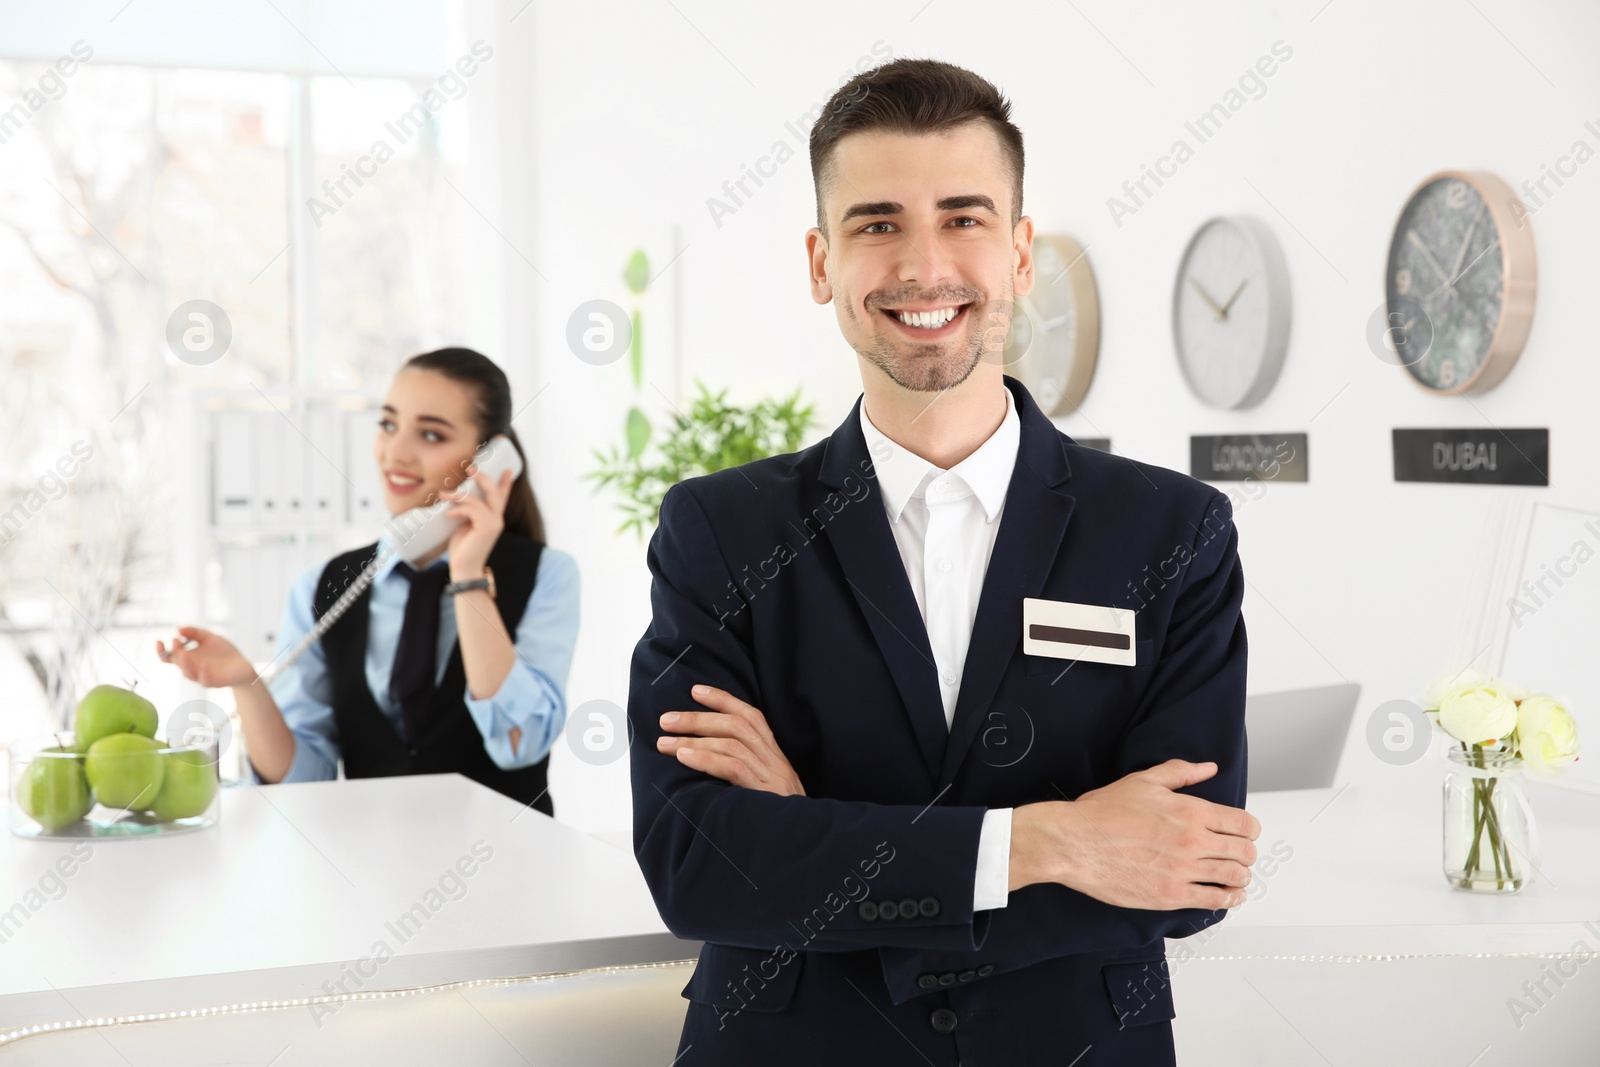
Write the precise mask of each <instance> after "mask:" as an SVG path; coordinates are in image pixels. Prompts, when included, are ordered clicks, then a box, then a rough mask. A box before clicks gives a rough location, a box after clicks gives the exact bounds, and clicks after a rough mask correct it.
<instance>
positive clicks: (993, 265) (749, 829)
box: [628, 60, 1260, 1067]
mask: <svg viewBox="0 0 1600 1067" xmlns="http://www.w3.org/2000/svg"><path fill="white" fill-rule="evenodd" d="M1009 115H1010V106H1009V104H1007V103H1006V101H1005V100H1004V99H1003V98H1002V97H1001V96H1000V94H999V93H998V92H997V91H996V90H995V88H994V87H993V86H992V85H990V84H989V83H988V82H987V81H985V80H983V79H982V78H979V77H977V76H976V75H974V74H972V73H970V72H968V71H966V70H963V69H961V68H959V67H954V66H951V65H949V64H946V63H938V62H933V61H928V60H896V61H895V62H893V63H890V64H887V65H885V66H882V67H879V68H877V69H875V70H872V71H869V72H867V73H865V74H862V75H861V76H860V77H858V78H857V79H855V80H854V81H852V82H850V83H848V84H846V85H845V86H843V87H841V88H840V90H839V91H838V93H837V94H836V95H835V97H834V101H833V102H832V103H830V105H829V106H828V108H826V109H825V111H824V114H823V117H822V118H821V119H820V120H819V121H818V123H817V124H816V126H815V128H814V129H813V130H812V134H811V166H812V174H813V178H814V182H815V188H816V196H817V226H816V227H815V228H813V229H812V230H811V231H809V232H808V233H807V235H806V250H807V254H808V259H809V264H810V275H811V291H812V296H813V297H814V298H815V299H816V301H817V302H818V303H822V304H826V303H830V302H831V303H832V304H833V305H834V308H835V311H836V313H837V316H838V321H839V327H840V330H841V331H842V332H843V334H844V337H845V340H846V341H848V342H849V344H850V346H851V347H852V348H853V349H854V350H855V352H856V354H857V358H858V364H859V367H860V371H861V378H862V387H863V393H862V397H861V399H860V400H859V401H858V402H857V404H856V406H855V408H854V409H853V410H852V411H851V412H850V414H849V415H848V416H847V417H846V418H845V420H844V422H843V423H841V424H840V426H839V427H838V429H836V430H835V431H834V432H833V433H832V434H831V435H830V436H829V437H827V438H826V439H824V440H822V441H820V442H818V443H817V444H815V445H813V446H811V447H810V448H807V449H805V450H804V451H801V452H798V453H792V454H788V455H783V456H775V457H772V458H770V459H765V460H760V461H757V462H754V463H749V464H745V465H743V466H742V467H739V468H736V469H733V470H726V471H720V472H718V473H716V474H711V475H708V476H705V477H701V478H693V479H690V480H688V481H685V482H682V483H679V484H678V485H675V486H673V487H672V488H671V489H670V490H669V491H668V492H667V494H666V496H665V498H664V499H663V501H662V504H661V519H660V526H659V528H658V529H657V531H656V534H655V536H654V538H653V539H652V540H651V543H650V550H649V555H648V561H649V566H650V571H651V577H652V587H651V599H652V608H653V618H652V621H651V623H650V626H649V628H648V630H647V631H646V632H645V634H644V636H643V637H642V638H641V639H640V641H639V643H638V645H637V647H636V648H635V650H634V655H633V665H632V676H631V685H630V692H629V709H628V710H629V718H630V723H631V726H632V729H633V733H634V736H635V738H636V739H637V741H636V743H635V744H634V746H633V749H632V753H631V759H632V783H633V802H634V850H635V854H636V855H637V857H638V860H639V864H640V866H641V868H642V870H643V871H644V875H645V878H646V880H647V882H648V883H649V885H650V889H651V892H652V893H653V894H654V897H655V900H656V904H657V906H658V907H659V909H660V911H661V915H662V917H663V919H664V920H665V922H666V923H667V925H668V927H669V928H670V929H671V930H672V931H673V932H674V933H677V934H678V935H680V936H682V937H686V938H694V939H698V940H701V941H703V942H704V943H705V944H704V946H703V947H702V949H701V952H700V959H699V963H698V965H697V966H696V968H695V972H694V976H693V978H692V979H691V980H690V982H689V984H688V987H687V988H686V989H685V990H684V996H685V997H686V998H687V999H688V1000H689V1004H688V1008H687V1015H686V1018H685V1021H684V1029H683V1035H682V1039H681V1043H680V1048H679V1054H680V1058H679V1060H678V1061H676V1062H678V1063H680V1064H683V1065H691V1064H706V1065H722V1064H727V1065H735V1064H741V1065H742V1064H750V1063H756V1062H760V1063H763V1064H795V1065H800V1064H806V1065H814V1064H879V1063H923V1062H926V1063H930V1064H935V1065H938V1067H947V1065H949V1067H954V1065H958V1064H959V1065H963V1067H1020V1065H1029V1064H1074V1065H1076V1067H1092V1065H1112V1064H1115V1065H1122V1064H1127V1065H1138V1067H1152V1065H1160V1064H1170V1063H1172V1062H1173V1046H1172V1034H1171V1025H1170V1022H1169V1020H1171V1019H1172V1017H1173V1014H1174V1007H1173V999H1172V991H1171V987H1170V985H1169V981H1168V974H1167V970H1166V966H1165V959H1164V944H1163V940H1162V939H1163V938H1164V937H1185V936H1188V935H1189V934H1193V933H1195V932H1197V931H1199V930H1202V929H1204V928H1205V927H1207V926H1209V925H1211V924H1213V923H1215V922H1217V921H1218V920H1219V919H1220V918H1222V916H1223V915H1224V914H1225V911H1226V909H1228V908H1230V907H1234V906H1236V905H1238V904H1239V903H1241V902H1242V901H1243V899H1244V896H1245V893H1244V887H1245V886H1247V885H1248V884H1249V881H1250V866H1251V864H1253V863H1254V862H1255V846H1254V844H1253V841H1254V840H1255V838H1256V836H1257V835H1258V833H1259V832H1260V827H1259V824H1258V823H1257V822H1256V820H1255V819H1254V818H1253V817H1251V816H1250V815H1249V814H1248V813H1247V812H1245V811H1244V810H1242V808H1241V805H1242V803H1243V801H1244V783H1245V736H1244V690H1245V661H1246V640H1245V629H1244V622H1243V618H1242V616H1241V614H1240V602H1241V599H1242V597H1243V589H1244V576H1243V572H1242V570H1241V569H1240V563H1239V559H1238V554H1237V540H1238V538H1237V533H1236V531H1235V529H1234V526H1233V522H1232V512H1231V509H1230V507H1229V504H1228V499H1227V497H1226V496H1224V495H1223V494H1221V493H1218V492H1217V491H1216V490H1214V489H1212V488H1210V487H1209V486H1206V485H1204V484H1203V483H1200V482H1197V481H1195V480H1193V479H1190V478H1188V477H1185V476H1184V475H1181V474H1178V473H1175V472H1173V471H1169V470H1165V469H1163V468H1160V467H1154V466H1149V465H1147V464H1141V463H1136V462H1134V461H1131V460H1128V459H1125V458H1121V457H1115V456H1110V455H1107V454H1104V453H1101V452H1097V451H1094V450H1092V449H1088V448H1085V447H1082V446H1080V445H1078V444H1077V443H1075V442H1074V441H1073V440H1072V439H1071V438H1070V437H1068V436H1066V435H1065V434H1062V433H1061V432H1060V431H1059V430H1057V429H1056V428H1055V427H1054V426H1053V425H1052V424H1051V422H1050V420H1049V419H1048V418H1047V417H1046V416H1045V415H1044V414H1043V413H1042V412H1041V411H1040V410H1039V408H1038V406H1037V405H1036V404H1035V403H1034V401H1033V398H1032V397H1031V396H1030V395H1029V394H1028V391H1027V390H1026V389H1025V388H1024V387H1023V385H1022V383H1021V382H1020V381H1018V380H1017V379H1015V378H1012V377H1010V376H1008V375H1006V374H1005V373H1004V365H1003V362H1002V359H1001V352H1002V349H1003V346H1004V340H1005V335H1006V330H1007V328H1008V326H1009V323H1010V319H1011V308H1012V304H1013V301H1014V300H1015V298H1016V296H1018V295H1026V294H1027V293H1028V292H1029V291H1031V289H1032V288H1033V287H1034V286H1035V285H1038V284H1049V282H1050V281H1051V279H1036V278H1035V277H1034V272H1033V259H1032V255H1031V244H1032V239H1033V222H1032V220H1031V219H1029V218H1027V217H1025V216H1023V215H1022V213H1021V209H1022V173H1023V152H1022V136H1021V134H1020V132H1019V131H1018V130H1017V128H1016V127H1015V126H1014V125H1013V124H1012V123H1011V121H1010V117H1009Z"/></svg>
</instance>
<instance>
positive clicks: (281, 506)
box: [252, 411, 306, 526]
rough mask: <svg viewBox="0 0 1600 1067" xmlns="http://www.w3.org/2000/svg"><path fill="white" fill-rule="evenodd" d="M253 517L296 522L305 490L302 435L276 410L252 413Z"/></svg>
mask: <svg viewBox="0 0 1600 1067" xmlns="http://www.w3.org/2000/svg"><path fill="white" fill-rule="evenodd" d="M253 414H254V418H253V420H252V421H254V422H255V424H256V426H255V430H256V435H255V446H256V452H255V458H256V486H257V501H256V518H257V520H258V521H259V522H260V523H261V524H263V525H265V526H288V525H292V524H294V523H297V522H299V521H300V518H301V510H302V505H301V499H302V495H303V493H304V491H305V477H306V474H305V471H306V463H305V453H306V449H305V438H304V437H303V436H301V432H300V430H299V429H297V428H296V427H295V425H294V424H293V423H292V422H291V421H290V419H289V418H288V417H285V415H283V414H280V413H279V412H276V411H257V412H254V413H253Z"/></svg>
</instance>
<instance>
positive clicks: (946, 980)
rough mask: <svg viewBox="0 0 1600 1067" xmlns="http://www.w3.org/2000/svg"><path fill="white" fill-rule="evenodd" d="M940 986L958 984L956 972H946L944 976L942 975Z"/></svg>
mask: <svg viewBox="0 0 1600 1067" xmlns="http://www.w3.org/2000/svg"><path fill="white" fill-rule="evenodd" d="M939 984H940V985H955V984H956V972H954V971H946V972H944V973H943V974H941V975H940V976H939Z"/></svg>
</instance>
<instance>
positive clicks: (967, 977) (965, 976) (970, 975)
mask: <svg viewBox="0 0 1600 1067" xmlns="http://www.w3.org/2000/svg"><path fill="white" fill-rule="evenodd" d="M976 977H978V972H977V971H962V972H961V973H960V974H958V975H956V981H958V982H970V981H972V980H973V979H974V978H976Z"/></svg>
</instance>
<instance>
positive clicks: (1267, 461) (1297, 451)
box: [1189, 433, 1310, 482]
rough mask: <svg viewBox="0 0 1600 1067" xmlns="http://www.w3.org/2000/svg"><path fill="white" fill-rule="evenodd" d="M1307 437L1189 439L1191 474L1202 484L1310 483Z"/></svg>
mask: <svg viewBox="0 0 1600 1067" xmlns="http://www.w3.org/2000/svg"><path fill="white" fill-rule="evenodd" d="M1309 452H1310V446H1309V445H1308V444H1307V441H1306V435H1305V434H1303V433H1233V434H1215V435H1210V436H1195V437H1190V438H1189V474H1190V475H1191V476H1192V477H1195V478H1199V479H1200V480H1201V481H1202V482H1242V481H1246V480H1249V479H1256V480H1259V481H1264V482H1304V481H1309V480H1310V470H1309V459H1310V457H1309V455H1308V453H1309Z"/></svg>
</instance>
